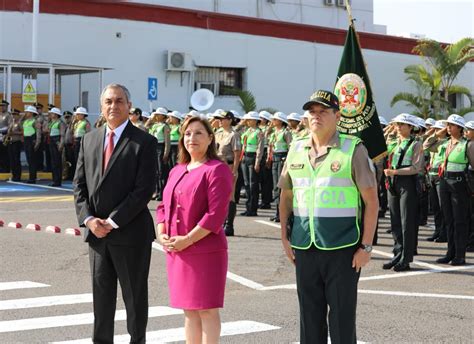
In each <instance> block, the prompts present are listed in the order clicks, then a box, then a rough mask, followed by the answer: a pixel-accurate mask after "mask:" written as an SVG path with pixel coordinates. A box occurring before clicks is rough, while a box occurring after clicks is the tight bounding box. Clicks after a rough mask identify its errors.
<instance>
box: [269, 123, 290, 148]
mask: <svg viewBox="0 0 474 344" xmlns="http://www.w3.org/2000/svg"><path fill="white" fill-rule="evenodd" d="M285 135H286V129H283V130H281V131H280V132H278V133H276V132H275V133H273V137H272V138H273V151H274V152H275V153H286V152H288V144H287V143H286V140H285Z"/></svg>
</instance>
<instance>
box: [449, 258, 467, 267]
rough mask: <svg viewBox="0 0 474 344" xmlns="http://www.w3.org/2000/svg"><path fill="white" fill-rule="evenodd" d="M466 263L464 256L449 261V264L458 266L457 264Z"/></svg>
mask: <svg viewBox="0 0 474 344" xmlns="http://www.w3.org/2000/svg"><path fill="white" fill-rule="evenodd" d="M465 264H466V259H464V258H454V259H453V260H452V261H451V265H453V266H459V265H465Z"/></svg>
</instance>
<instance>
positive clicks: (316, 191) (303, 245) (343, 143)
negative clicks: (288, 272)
mask: <svg viewBox="0 0 474 344" xmlns="http://www.w3.org/2000/svg"><path fill="white" fill-rule="evenodd" d="M306 142H307V141H303V140H299V141H296V142H293V144H292V146H291V148H290V151H289V153H288V157H287V161H286V164H287V168H288V173H289V175H290V177H291V181H292V184H293V213H294V222H293V227H292V232H291V237H290V242H291V246H292V247H293V248H297V249H308V248H309V247H310V246H311V245H312V244H313V245H315V246H316V247H317V248H319V249H322V250H337V249H341V248H344V247H349V246H353V245H356V244H357V243H358V241H359V237H360V229H359V211H360V207H359V204H360V196H359V191H358V190H357V187H356V185H355V183H354V181H353V180H352V156H353V153H354V149H355V147H356V145H357V144H358V143H359V142H361V141H360V139H358V138H356V137H353V136H350V135H344V134H339V146H338V147H333V148H331V149H330V150H329V153H328V155H327V157H326V159H325V160H324V161H323V162H322V163H321V164H320V165H319V166H318V167H317V168H316V169H313V167H312V166H311V163H310V161H309V155H308V154H309V149H310V148H309V147H307V145H306Z"/></svg>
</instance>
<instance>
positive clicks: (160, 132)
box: [149, 107, 170, 201]
mask: <svg viewBox="0 0 474 344" xmlns="http://www.w3.org/2000/svg"><path fill="white" fill-rule="evenodd" d="M167 114H168V110H167V109H165V108H163V107H159V108H158V109H156V110H155V111H154V112H153V113H152V114H151V118H150V119H151V121H152V123H153V125H152V126H151V128H150V131H149V132H150V134H151V135H153V136H154V137H155V138H156V140H157V141H158V145H157V151H156V154H158V170H157V175H156V192H155V194H154V195H153V196H154V197H153V198H154V199H155V200H157V201H161V200H162V197H163V189H164V188H165V184H166V180H167V179H168V171H169V168H168V161H169V154H170V127H169V126H168V124H167V123H166V116H167Z"/></svg>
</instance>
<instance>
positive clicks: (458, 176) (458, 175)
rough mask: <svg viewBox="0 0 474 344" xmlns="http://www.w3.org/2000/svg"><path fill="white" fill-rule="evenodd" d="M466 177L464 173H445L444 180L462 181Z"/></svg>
mask: <svg viewBox="0 0 474 344" xmlns="http://www.w3.org/2000/svg"><path fill="white" fill-rule="evenodd" d="M464 177H465V174H464V172H444V175H443V178H444V179H462V178H464Z"/></svg>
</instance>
